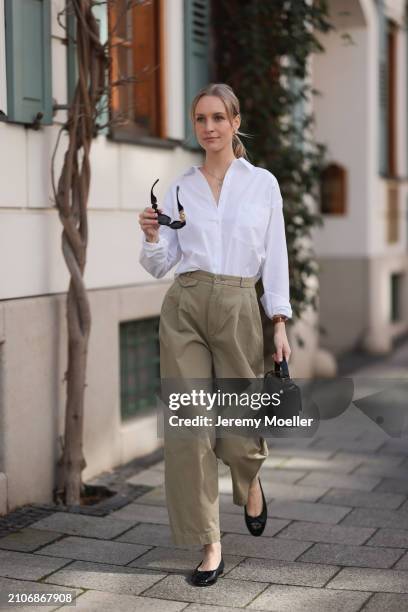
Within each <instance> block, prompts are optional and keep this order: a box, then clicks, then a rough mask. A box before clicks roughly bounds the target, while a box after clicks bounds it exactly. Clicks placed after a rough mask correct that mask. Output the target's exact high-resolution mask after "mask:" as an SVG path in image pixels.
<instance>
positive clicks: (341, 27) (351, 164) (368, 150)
mask: <svg viewBox="0 0 408 612" xmlns="http://www.w3.org/2000/svg"><path fill="white" fill-rule="evenodd" d="M356 4H357V3H354V9H355V14H354V15H351V16H348V17H345V16H341V15H340V12H341V10H342V9H344V3H343V1H342V0H332V1H331V3H330V7H331V12H332V15H333V17H334V21H335V25H336V27H337V32H331V33H330V34H329V35H325V36H321V37H320V39H321V42H322V44H323V46H324V47H325V49H326V52H325V53H323V54H317V55H315V56H314V60H313V82H314V85H315V87H316V88H317V89H319V90H320V91H321V92H322V96H321V97H316V99H315V115H316V137H317V138H318V140H320V141H321V142H324V143H325V144H327V146H328V157H329V160H332V161H336V162H338V163H340V164H342V165H343V166H344V167H345V168H346V170H347V173H348V179H349V181H348V185H347V190H348V198H347V201H348V208H349V209H348V212H347V214H346V215H344V216H335V215H333V216H331V215H324V220H325V224H324V227H322V228H317V229H315V230H314V233H313V235H314V240H315V248H316V253H317V254H318V255H319V256H323V257H343V258H347V257H361V256H363V257H364V256H368V257H373V256H379V255H388V254H389V255H392V256H394V255H396V254H398V253H401V252H403V251H404V250H405V249H406V236H405V226H406V222H405V219H404V216H405V198H406V184H404V183H402V184H400V188H399V197H400V211H401V223H400V226H401V236H400V240H399V241H398V243H395V244H391V245H389V244H388V243H387V240H386V236H387V234H386V229H387V220H386V203H387V193H386V187H387V186H386V183H385V181H384V180H383V179H382V178H380V177H379V174H378V159H379V146H380V143H379V130H378V123H379V117H378V113H379V107H378V20H377V14H376V10H375V6H374V5H373V3H371V2H368V1H367V0H364V1H362V2H361V3H360V4H361V9H362V10H361V13H359V12H357V10H356ZM346 8H347V7H346ZM356 24H358V25H356ZM343 33H348V34H349V35H350V36H351V38H352V40H353V43H354V44H353V45H351V46H350V45H346V44H345V43H344V42H343V40H342V38H341V34H343ZM406 58H407V55H406V32H405V31H403V30H399V31H398V35H397V63H398V73H397V107H398V108H397V126H398V129H397V148H398V151H397V155H398V174H399V175H400V176H401V177H406V174H407V172H406V168H407V152H406V149H407V136H406V134H407V117H406V114H407V113H406V108H407V92H406V89H407V77H406V72H407V59H406Z"/></svg>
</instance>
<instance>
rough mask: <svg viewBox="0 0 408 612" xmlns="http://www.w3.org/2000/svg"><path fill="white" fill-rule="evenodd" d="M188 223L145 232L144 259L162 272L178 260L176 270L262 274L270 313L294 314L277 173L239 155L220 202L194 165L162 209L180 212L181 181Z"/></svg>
mask: <svg viewBox="0 0 408 612" xmlns="http://www.w3.org/2000/svg"><path fill="white" fill-rule="evenodd" d="M177 185H179V186H180V191H179V200H180V203H181V204H182V205H183V208H184V212H185V214H186V225H185V226H184V227H183V228H181V229H179V230H173V229H171V228H169V227H167V226H165V225H160V229H159V242H147V241H146V236H145V234H143V245H142V250H141V254H140V259H139V261H140V263H141V264H142V266H143V267H144V268H145V270H147V271H148V272H149V273H150V274H152V276H154V277H155V278H161V277H162V276H164V275H165V274H167V272H168V271H169V270H170V269H171V268H172V267H173V266H174V265H175V264H177V263H178V266H177V268H176V270H175V276H177V275H178V274H181V273H182V272H189V271H192V270H206V271H207V272H213V273H214V274H232V275H234V276H256V277H257V280H258V279H259V278H260V277H261V276H262V283H263V287H264V294H263V295H262V297H261V303H262V306H263V308H264V310H265V312H266V315H267V316H268V317H270V318H271V317H272V316H273V315H274V314H284V315H286V316H287V317H289V318H291V317H292V309H291V305H290V302H289V271H288V252H287V246H286V235H285V222H284V218H283V206H282V196H281V193H280V189H279V184H278V181H277V180H276V178H275V176H274V175H273V174H272V173H271V172H269V170H266V169H265V168H260V167H257V166H254V165H252V164H251V163H250V162H248V161H247V160H246V159H245V158H243V157H239V158H237V159H235V160H233V162H232V163H231V165H230V166H229V168H228V170H227V172H226V174H225V178H224V181H223V184H222V189H221V193H220V197H219V201H218V205H217V203H216V201H215V199H214V196H213V193H212V191H211V188H210V185H209V183H208V181H207V179H206V178H205V176H204V175H203V173H202V172H201V170H199V167H198V166H191V167H190V168H189V169H188V170H186V172H184V173H183V174H182V175H181V176H179V177H178V178H177V179H176V180H174V181H173V183H172V184H171V185H170V187H169V189H168V191H167V193H166V195H165V198H164V203H163V206H160V204H158V207H159V208H161V209H162V211H163V212H164V213H165V214H167V215H169V216H170V217H171V218H172V220H173V219H178V218H179V213H178V208H177V199H176V187H177Z"/></svg>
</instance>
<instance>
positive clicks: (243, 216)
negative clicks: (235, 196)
mask: <svg viewBox="0 0 408 612" xmlns="http://www.w3.org/2000/svg"><path fill="white" fill-rule="evenodd" d="M270 213H271V208H270V205H269V204H268V203H267V202H262V201H259V200H255V201H251V202H248V203H246V202H243V203H242V204H241V206H240V208H239V210H238V212H237V215H236V218H235V219H234V222H233V223H234V229H233V232H232V236H233V237H234V238H235V239H236V240H239V241H241V242H245V243H247V244H250V245H252V246H254V247H259V245H260V244H262V243H263V241H264V238H265V232H266V229H267V226H268V223H269V218H270Z"/></svg>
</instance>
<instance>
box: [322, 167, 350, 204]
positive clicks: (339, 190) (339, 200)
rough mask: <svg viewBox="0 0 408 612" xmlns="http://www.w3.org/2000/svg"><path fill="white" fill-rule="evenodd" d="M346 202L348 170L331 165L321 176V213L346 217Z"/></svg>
mask: <svg viewBox="0 0 408 612" xmlns="http://www.w3.org/2000/svg"><path fill="white" fill-rule="evenodd" d="M346 201H347V193H346V170H345V169H344V168H343V167H342V166H340V165H338V164H334V163H333V164H329V165H328V166H326V168H325V169H324V170H323V172H322V175H321V182H320V202H321V212H322V213H324V214H332V215H344V214H345V213H346Z"/></svg>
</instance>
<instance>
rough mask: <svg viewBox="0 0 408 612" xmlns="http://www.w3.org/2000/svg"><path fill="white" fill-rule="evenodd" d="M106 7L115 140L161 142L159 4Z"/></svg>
mask: <svg viewBox="0 0 408 612" xmlns="http://www.w3.org/2000/svg"><path fill="white" fill-rule="evenodd" d="M128 4H129V3H128V2H127V0H117V1H116V2H113V3H111V4H110V5H109V34H110V54H111V74H110V80H111V84H112V85H113V87H112V92H111V100H110V109H111V118H112V121H113V125H112V133H113V135H114V136H123V137H125V138H130V139H132V138H134V137H143V136H153V137H154V136H155V137H160V138H163V137H164V136H165V134H164V116H165V113H164V112H163V106H164V100H163V91H164V88H163V85H162V78H163V74H162V73H163V61H162V51H163V41H162V30H163V28H162V4H163V0H151V1H150V2H139V3H134V4H133V5H132V4H131V6H130V8H128V9H127V8H126V7H127V5H128Z"/></svg>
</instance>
